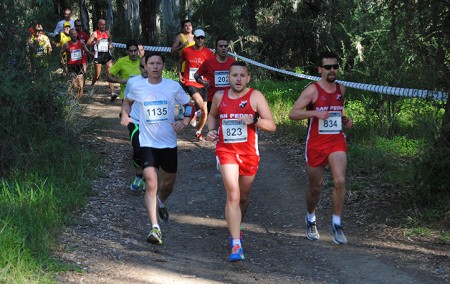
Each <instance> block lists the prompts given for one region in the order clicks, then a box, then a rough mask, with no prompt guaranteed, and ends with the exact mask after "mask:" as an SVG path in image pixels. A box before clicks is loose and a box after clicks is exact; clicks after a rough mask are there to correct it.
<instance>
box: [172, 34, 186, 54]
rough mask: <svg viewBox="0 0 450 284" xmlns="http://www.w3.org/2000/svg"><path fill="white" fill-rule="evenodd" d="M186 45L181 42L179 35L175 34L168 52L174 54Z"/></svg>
mask: <svg viewBox="0 0 450 284" xmlns="http://www.w3.org/2000/svg"><path fill="white" fill-rule="evenodd" d="M186 45H187V43H183V39H182V38H181V35H177V36H176V37H175V39H174V41H173V44H172V47H171V48H170V53H172V54H175V53H177V52H179V51H180V50H182V49H183V48H184V47H185V46H186Z"/></svg>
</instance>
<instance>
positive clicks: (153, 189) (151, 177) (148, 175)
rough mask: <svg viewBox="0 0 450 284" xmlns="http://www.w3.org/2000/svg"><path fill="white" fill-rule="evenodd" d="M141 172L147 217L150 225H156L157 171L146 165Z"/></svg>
mask: <svg viewBox="0 0 450 284" xmlns="http://www.w3.org/2000/svg"><path fill="white" fill-rule="evenodd" d="M143 174H144V178H145V195H144V202H145V208H146V209H147V215H148V219H149V220H150V223H151V224H152V225H157V224H158V217H157V215H156V209H157V204H158V201H157V200H156V193H157V192H158V172H157V170H156V168H154V167H146V168H145V169H144V170H143Z"/></svg>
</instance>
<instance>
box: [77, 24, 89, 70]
mask: <svg viewBox="0 0 450 284" xmlns="http://www.w3.org/2000/svg"><path fill="white" fill-rule="evenodd" d="M75 29H76V30H77V34H78V39H79V40H80V41H81V42H82V43H84V44H86V42H87V41H88V39H89V35H88V34H87V33H86V32H85V31H83V25H82V24H81V20H79V19H78V20H75ZM86 68H87V55H86V54H85V55H84V56H83V71H84V74H86Z"/></svg>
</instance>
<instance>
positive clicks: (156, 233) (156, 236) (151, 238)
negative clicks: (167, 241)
mask: <svg viewBox="0 0 450 284" xmlns="http://www.w3.org/2000/svg"><path fill="white" fill-rule="evenodd" d="M147 242H148V243H151V244H155V245H162V243H163V241H162V234H161V230H160V229H158V228H153V229H151V230H150V233H148V236H147Z"/></svg>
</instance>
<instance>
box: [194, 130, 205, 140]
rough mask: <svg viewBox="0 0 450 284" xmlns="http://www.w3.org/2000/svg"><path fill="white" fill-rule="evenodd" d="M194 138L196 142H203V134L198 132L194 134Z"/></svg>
mask: <svg viewBox="0 0 450 284" xmlns="http://www.w3.org/2000/svg"><path fill="white" fill-rule="evenodd" d="M195 138H197V140H198V141H203V134H202V133H201V132H200V131H197V132H195Z"/></svg>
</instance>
